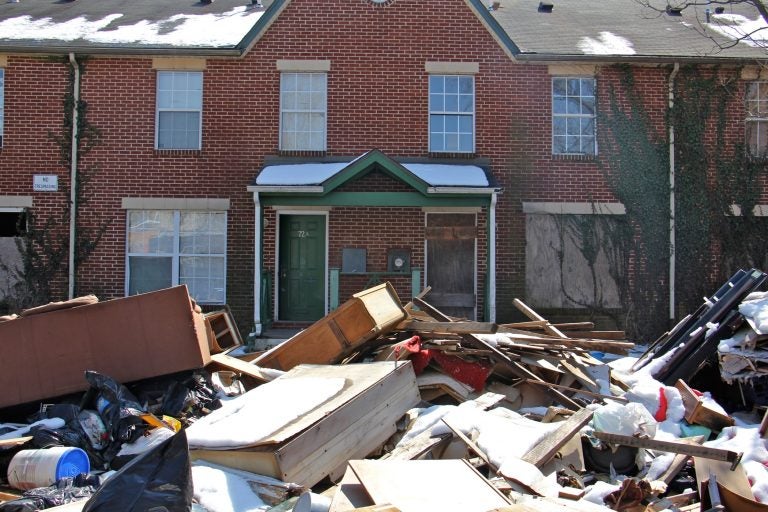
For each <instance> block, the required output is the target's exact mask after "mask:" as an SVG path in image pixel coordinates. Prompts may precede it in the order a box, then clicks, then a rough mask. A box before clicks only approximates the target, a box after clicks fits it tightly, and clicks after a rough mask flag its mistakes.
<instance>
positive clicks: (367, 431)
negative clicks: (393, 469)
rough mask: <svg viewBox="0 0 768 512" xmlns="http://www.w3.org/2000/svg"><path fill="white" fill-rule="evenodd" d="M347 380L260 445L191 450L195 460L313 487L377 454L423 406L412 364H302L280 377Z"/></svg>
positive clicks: (407, 362)
mask: <svg viewBox="0 0 768 512" xmlns="http://www.w3.org/2000/svg"><path fill="white" fill-rule="evenodd" d="M295 377H316V378H317V377H320V378H322V377H333V378H339V377H341V378H344V379H345V381H346V384H345V385H344V387H343V388H342V390H341V391H340V392H339V393H338V394H336V395H335V396H334V397H333V398H331V399H329V400H328V401H327V402H325V403H323V404H321V405H319V406H318V407H316V408H314V409H313V410H311V411H309V412H307V413H306V414H304V415H302V416H301V417H300V418H298V419H296V420H294V421H292V422H290V423H288V424H287V425H285V426H284V427H282V428H281V429H279V430H277V431H276V432H273V433H272V434H270V435H269V436H268V437H267V438H264V439H262V440H261V441H260V442H259V443H258V444H254V445H252V446H248V447H243V448H238V449H233V450H212V449H192V450H190V457H191V458H192V459H193V460H197V459H203V460H207V461H210V462H214V463H216V464H221V465H222V466H228V467H232V468H237V469H243V470H245V471H250V472H252V473H257V474H260V475H266V476H271V477H274V478H278V479H280V480H283V481H284V482H293V483H296V484H299V485H302V486H305V487H311V486H313V485H315V484H316V483H317V482H319V481H320V480H322V479H323V478H324V477H325V476H326V475H329V474H330V473H332V472H333V471H334V470H335V469H337V468H339V467H343V466H344V465H345V464H346V463H347V461H348V460H350V459H354V458H362V457H365V456H367V455H369V454H370V453H371V452H373V451H375V450H376V449H377V448H378V447H379V446H381V445H382V444H383V443H384V441H386V440H387V439H388V438H389V437H390V436H392V434H394V433H395V432H396V431H397V426H396V423H397V421H398V420H399V419H400V418H401V417H402V416H403V415H404V414H405V413H406V412H407V411H408V410H409V409H410V408H412V407H414V406H415V405H416V404H418V403H419V401H420V397H419V389H418V387H417V386H416V376H415V375H414V373H413V366H412V365H411V363H410V361H403V362H399V363H397V364H394V363H391V362H379V363H366V364H350V365H340V366H315V365H300V366H298V367H296V368H294V369H293V370H291V371H290V372H288V374H286V375H285V376H283V377H282V379H290V378H295Z"/></svg>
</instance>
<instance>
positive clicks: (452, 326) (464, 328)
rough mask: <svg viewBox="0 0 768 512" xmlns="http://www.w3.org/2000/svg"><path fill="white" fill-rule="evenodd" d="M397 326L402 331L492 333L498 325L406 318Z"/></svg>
mask: <svg viewBox="0 0 768 512" xmlns="http://www.w3.org/2000/svg"><path fill="white" fill-rule="evenodd" d="M398 327H399V328H401V329H402V330H404V331H419V332H440V333H458V334H465V333H470V334H471V333H474V334H493V333H495V332H496V330H497V327H498V326H497V325H496V324H494V323H490V322H468V321H460V322H423V321H420V320H406V321H405V322H402V323H400V324H399V325H398Z"/></svg>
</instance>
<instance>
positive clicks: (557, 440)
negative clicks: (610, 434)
mask: <svg viewBox="0 0 768 512" xmlns="http://www.w3.org/2000/svg"><path fill="white" fill-rule="evenodd" d="M591 419H592V411H591V410H589V409H580V410H579V411H577V412H576V413H574V414H573V415H572V416H571V417H570V418H568V419H567V420H565V421H563V422H562V424H561V425H560V426H559V427H558V428H557V430H555V431H554V432H552V433H551V434H550V435H548V436H547V438H546V439H545V440H544V441H543V442H541V443H539V444H537V445H536V446H535V447H534V448H533V450H531V451H529V452H528V453H526V454H525V455H524V456H523V457H522V459H523V460H524V461H525V462H530V463H531V464H533V465H534V466H536V467H538V468H540V467H542V466H543V465H544V464H546V463H547V462H549V461H550V460H551V459H552V457H554V456H555V455H556V454H557V451H558V450H559V449H560V448H562V447H563V446H564V445H565V444H566V443H567V442H568V441H569V440H570V439H571V437H573V436H574V435H575V434H577V433H578V432H579V430H581V428H582V427H583V426H584V425H586V424H587V423H589V420H591Z"/></svg>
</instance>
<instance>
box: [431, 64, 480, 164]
mask: <svg viewBox="0 0 768 512" xmlns="http://www.w3.org/2000/svg"><path fill="white" fill-rule="evenodd" d="M429 86H430V90H429V108H430V114H431V115H430V126H429V129H430V143H429V150H430V151H462V152H468V153H469V152H472V151H474V145H473V143H474V110H475V105H474V103H475V97H474V78H473V77H471V76H465V75H461V76H450V75H447V76H446V75H442V76H441V75H433V76H430V78H429ZM443 113H445V114H443ZM459 113H461V114H466V115H458V114H459ZM460 135H461V138H460Z"/></svg>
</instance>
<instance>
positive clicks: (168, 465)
mask: <svg viewBox="0 0 768 512" xmlns="http://www.w3.org/2000/svg"><path fill="white" fill-rule="evenodd" d="M192 496H193V487H192V470H191V468H190V465H189V447H188V445H187V435H186V433H185V431H183V430H182V431H180V432H178V433H177V434H175V435H174V436H173V437H171V438H169V439H167V440H166V441H163V442H162V443H161V444H159V445H157V446H156V447H154V448H153V449H151V450H149V451H148V452H145V453H143V454H141V455H140V456H138V457H136V458H135V459H133V460H132V461H131V462H129V463H128V464H126V465H125V466H124V467H123V468H122V469H121V470H120V471H118V472H117V473H115V474H114V475H112V477H110V478H109V480H107V481H106V482H104V484H103V485H102V486H101V488H100V489H99V490H98V491H96V494H94V495H93V496H92V497H91V499H89V500H88V502H87V503H86V504H85V507H83V511H82V512H146V511H148V510H158V511H159V510H162V511H164V512H189V511H190V510H191V509H192Z"/></svg>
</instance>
